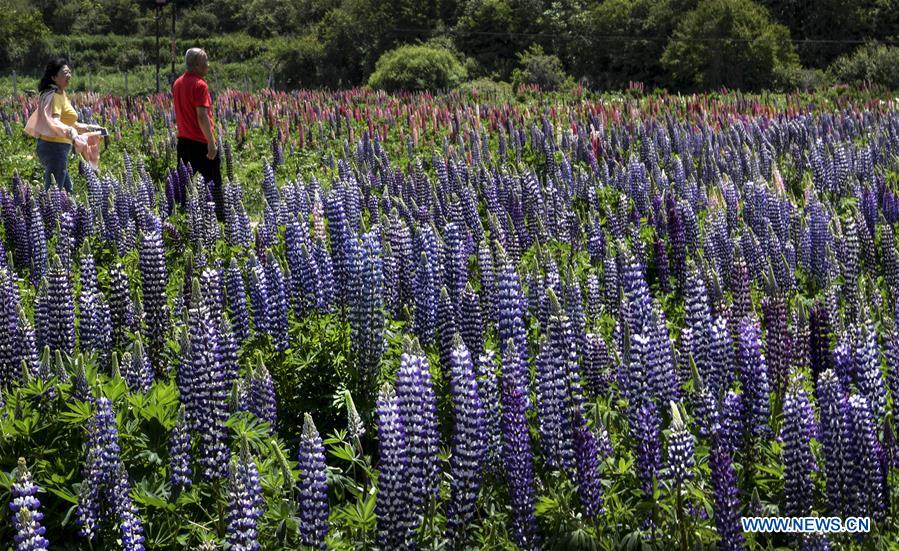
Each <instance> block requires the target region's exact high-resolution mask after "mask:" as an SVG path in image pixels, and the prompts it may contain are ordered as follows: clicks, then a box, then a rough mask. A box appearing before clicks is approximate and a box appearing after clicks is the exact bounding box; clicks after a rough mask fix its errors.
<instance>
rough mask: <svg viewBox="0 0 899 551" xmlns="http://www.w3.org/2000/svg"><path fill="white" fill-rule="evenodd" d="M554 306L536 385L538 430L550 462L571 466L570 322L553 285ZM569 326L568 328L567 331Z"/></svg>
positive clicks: (558, 466)
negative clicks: (568, 381) (568, 403)
mask: <svg viewBox="0 0 899 551" xmlns="http://www.w3.org/2000/svg"><path fill="white" fill-rule="evenodd" d="M546 294H547V300H548V302H549V305H550V306H549V308H550V312H551V314H550V319H549V326H548V327H547V338H546V339H544V341H543V343H542V345H541V347H540V353H539V354H538V356H537V367H536V371H535V377H534V386H535V390H536V394H537V404H536V405H537V419H538V424H537V431H538V433H539V434H540V447H541V449H542V450H543V453H544V455H545V456H546V459H547V462H548V463H549V465H550V466H552V467H553V468H555V469H562V468H564V469H566V470H570V469H572V468H573V466H574V464H573V461H574V450H573V448H572V445H573V434H572V431H571V425H570V423H568V422H567V417H568V416H567V410H566V402H567V399H568V389H567V378H568V376H567V365H566V363H565V362H566V360H567V358H568V353H569V347H571V346H574V342H573V340H571V339H570V337H571V335H570V324H569V322H568V318H567V317H563V314H562V311H561V307H560V306H559V301H558V299H557V298H556V295H555V293H554V292H553V291H552V289H549V290H547V292H546ZM566 329H567V331H566Z"/></svg>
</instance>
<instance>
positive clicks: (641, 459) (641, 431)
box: [630, 394, 662, 496]
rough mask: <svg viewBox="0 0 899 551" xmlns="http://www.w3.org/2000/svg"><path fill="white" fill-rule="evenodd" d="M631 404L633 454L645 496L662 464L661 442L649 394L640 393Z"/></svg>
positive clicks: (655, 414)
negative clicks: (633, 403)
mask: <svg viewBox="0 0 899 551" xmlns="http://www.w3.org/2000/svg"><path fill="white" fill-rule="evenodd" d="M635 401H636V403H635V405H634V406H632V408H631V409H632V410H633V412H634V413H633V417H632V418H631V420H630V422H631V427H632V428H631V431H632V435H633V438H634V442H635V449H634V456H635V459H636V465H637V475H638V478H639V479H640V488H641V489H642V490H643V493H644V494H645V495H647V496H651V495H652V493H653V487H654V484H655V482H654V481H655V480H657V479H658V478H659V472H660V469H661V464H662V444H661V441H660V437H661V433H660V425H661V420H660V419H659V415H658V410H657V409H656V406H655V405H654V404H653V403H652V401H651V400H650V398H649V396H647V395H646V394H640V395H639V396H637V397H636V398H635Z"/></svg>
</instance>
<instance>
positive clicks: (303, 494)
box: [297, 413, 328, 549]
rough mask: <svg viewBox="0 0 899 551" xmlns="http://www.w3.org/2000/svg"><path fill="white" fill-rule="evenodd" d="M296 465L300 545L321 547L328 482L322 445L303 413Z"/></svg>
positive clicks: (324, 531) (322, 544) (323, 537)
mask: <svg viewBox="0 0 899 551" xmlns="http://www.w3.org/2000/svg"><path fill="white" fill-rule="evenodd" d="M297 461H298V462H299V467H300V473H301V474H300V481H299V494H300V496H299V497H300V501H299V517H300V537H301V538H302V541H303V545H308V546H310V547H314V548H316V549H325V548H326V546H325V537H326V536H327V535H328V485H327V482H326V480H325V469H326V467H325V449H324V447H322V439H321V436H319V434H318V430H317V429H316V428H315V424H314V423H313V422H312V416H311V415H309V414H308V413H306V414H305V415H304V417H303V435H302V436H301V437H300V451H299V455H298V457H297Z"/></svg>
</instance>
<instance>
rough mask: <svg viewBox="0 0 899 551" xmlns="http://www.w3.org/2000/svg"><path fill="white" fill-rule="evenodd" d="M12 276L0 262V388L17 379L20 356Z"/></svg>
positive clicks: (16, 296)
mask: <svg viewBox="0 0 899 551" xmlns="http://www.w3.org/2000/svg"><path fill="white" fill-rule="evenodd" d="M13 278H14V276H13V275H12V274H11V273H10V272H9V271H8V270H7V269H6V267H5V266H4V265H2V264H0V328H2V331H0V388H5V387H7V386H9V385H11V384H12V383H13V382H14V381H17V380H18V379H19V376H20V375H21V373H20V367H21V361H22V358H21V357H20V354H18V353H17V348H18V346H17V345H18V344H19V343H17V342H16V333H17V332H18V330H19V313H18V308H19V295H18V286H17V285H16V283H15V280H14V279H13Z"/></svg>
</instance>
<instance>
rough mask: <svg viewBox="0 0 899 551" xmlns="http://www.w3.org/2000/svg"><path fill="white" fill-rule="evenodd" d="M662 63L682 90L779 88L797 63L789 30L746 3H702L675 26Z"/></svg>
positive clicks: (744, 0)
mask: <svg viewBox="0 0 899 551" xmlns="http://www.w3.org/2000/svg"><path fill="white" fill-rule="evenodd" d="M662 64H663V65H664V66H665V67H667V68H668V70H669V71H671V75H672V77H673V78H674V80H675V81H676V82H678V83H680V84H683V85H684V86H687V87H694V88H697V87H698V88H706V89H712V88H719V87H721V86H727V87H729V88H740V89H761V88H768V87H772V86H774V87H780V86H783V85H784V84H785V83H786V81H787V80H788V78H789V75H790V73H791V71H793V70H795V68H796V67H797V66H798V64H799V58H798V56H797V55H796V51H795V48H794V47H793V45H792V43H791V42H790V31H789V30H788V29H787V28H786V27H784V26H783V25H780V24H777V23H773V22H771V20H770V18H769V16H768V12H767V11H766V10H765V9H764V8H763V7H761V6H759V5H758V4H756V3H755V2H753V1H752V0H702V1H701V2H700V3H699V4H698V5H697V6H696V8H695V9H694V10H692V11H691V12H689V13H688V14H687V15H686V16H685V17H684V19H683V20H682V21H681V22H680V23H679V24H678V26H677V29H676V30H675V32H674V36H672V38H671V40H670V41H669V43H668V46H667V47H666V48H665V52H664V54H663V55H662Z"/></svg>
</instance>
